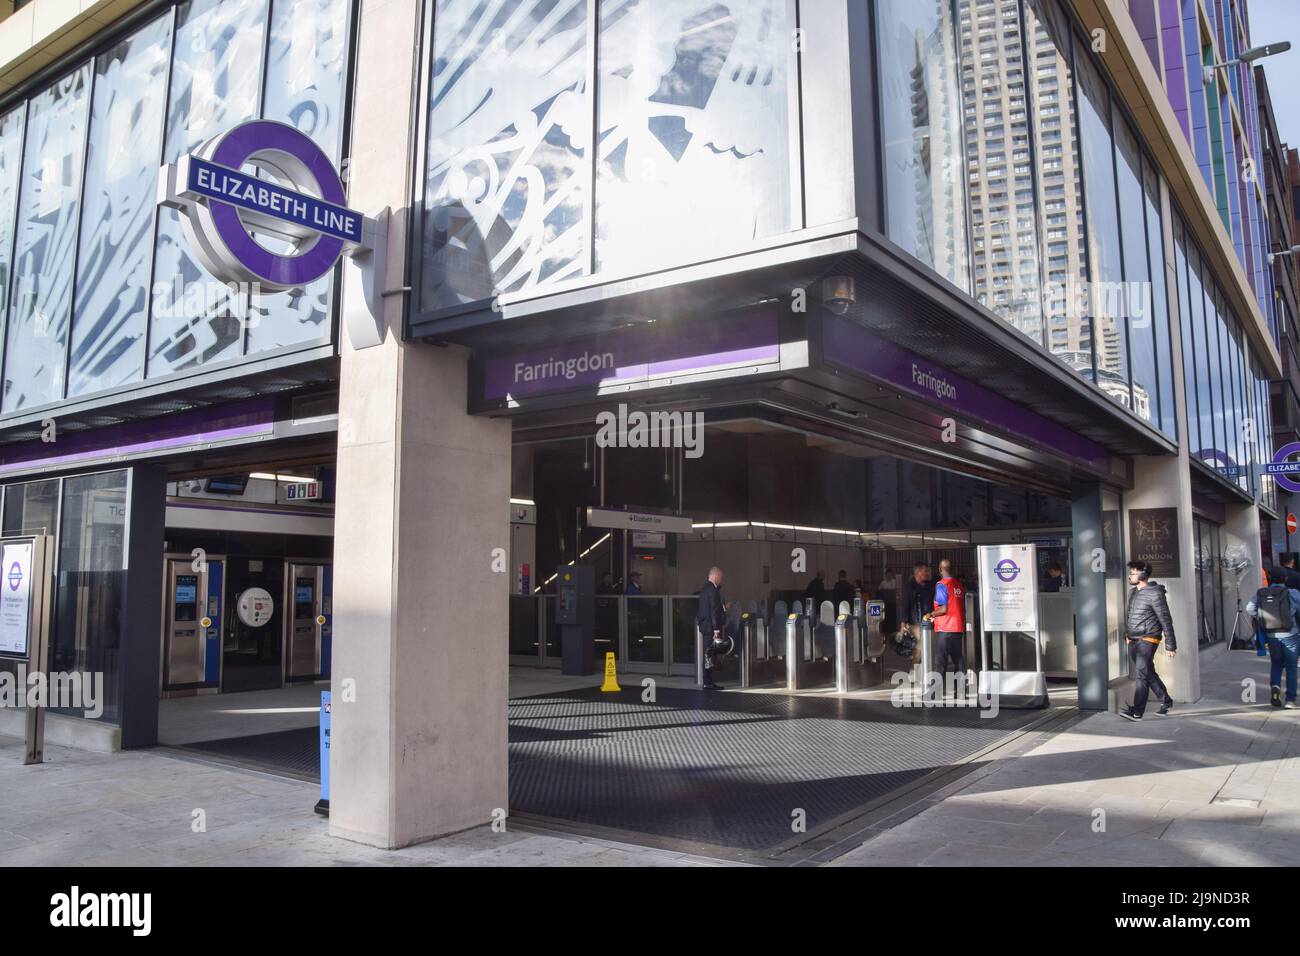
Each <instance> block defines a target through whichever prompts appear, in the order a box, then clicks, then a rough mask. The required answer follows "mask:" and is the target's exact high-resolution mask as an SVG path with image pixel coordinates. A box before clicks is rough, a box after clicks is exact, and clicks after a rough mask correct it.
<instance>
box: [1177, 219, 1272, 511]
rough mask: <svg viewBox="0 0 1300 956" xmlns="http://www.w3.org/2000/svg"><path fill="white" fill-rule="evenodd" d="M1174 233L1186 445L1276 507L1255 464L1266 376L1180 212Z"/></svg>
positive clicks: (1265, 422) (1262, 434)
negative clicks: (1185, 407)
mask: <svg viewBox="0 0 1300 956" xmlns="http://www.w3.org/2000/svg"><path fill="white" fill-rule="evenodd" d="M1173 234H1174V267H1175V271H1176V276H1175V278H1176V282H1177V286H1176V288H1177V301H1176V305H1177V308H1178V311H1179V326H1180V328H1181V330H1182V340H1183V376H1184V381H1185V383H1186V387H1187V388H1186V390H1187V429H1188V435H1187V441H1188V451H1189V453H1190V455H1191V457H1192V458H1193V459H1194V460H1198V461H1201V462H1202V463H1204V464H1205V465H1206V466H1207V467H1209V468H1212V469H1213V470H1214V471H1215V472H1216V473H1217V474H1219V475H1220V476H1221V477H1223V478H1224V479H1225V480H1227V481H1229V482H1231V483H1233V484H1235V485H1236V486H1237V487H1239V488H1240V489H1241V490H1242V491H1245V492H1247V493H1249V494H1251V495H1254V494H1255V493H1256V491H1258V492H1259V495H1260V497H1261V499H1262V500H1263V502H1264V503H1265V504H1266V505H1267V506H1269V507H1272V508H1276V495H1277V491H1276V487H1275V486H1274V484H1273V482H1272V481H1271V480H1264V481H1262V482H1261V481H1260V479H1259V478H1258V476H1257V475H1256V466H1257V465H1258V464H1259V463H1261V462H1264V461H1268V460H1270V459H1271V458H1272V452H1271V449H1272V447H1273V430H1272V418H1271V414H1270V411H1269V405H1268V401H1269V400H1268V380H1267V378H1265V376H1264V374H1263V370H1262V367H1261V365H1260V363H1259V361H1258V360H1256V359H1255V358H1254V356H1253V355H1252V354H1251V351H1250V348H1249V345H1248V344H1247V342H1246V336H1245V332H1244V330H1243V329H1242V327H1241V324H1240V323H1239V322H1238V321H1237V319H1236V317H1235V315H1233V313H1232V311H1231V309H1229V308H1228V306H1227V304H1226V302H1225V300H1224V298H1223V294H1222V292H1221V291H1220V289H1219V287H1218V286H1217V285H1216V283H1215V282H1214V279H1213V276H1212V275H1211V274H1210V273H1209V271H1208V269H1207V268H1206V266H1205V263H1204V259H1203V256H1202V254H1201V251H1200V249H1199V248H1198V247H1197V245H1196V242H1195V240H1194V239H1192V238H1191V236H1190V234H1189V233H1187V232H1185V230H1184V227H1183V224H1182V219H1181V217H1179V216H1177V215H1175V217H1174V222H1173ZM1257 486H1258V487H1257Z"/></svg>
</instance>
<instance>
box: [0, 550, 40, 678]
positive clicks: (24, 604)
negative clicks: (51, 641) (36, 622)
mask: <svg viewBox="0 0 1300 956" xmlns="http://www.w3.org/2000/svg"><path fill="white" fill-rule="evenodd" d="M3 555H4V558H3V565H2V567H3V570H2V571H0V575H2V576H0V654H5V655H8V656H10V657H27V656H28V647H27V643H28V640H27V639H28V629H29V627H30V625H31V593H32V574H31V571H32V543H31V542H30V541H25V542H21V543H15V544H6V545H5V546H4V549H3Z"/></svg>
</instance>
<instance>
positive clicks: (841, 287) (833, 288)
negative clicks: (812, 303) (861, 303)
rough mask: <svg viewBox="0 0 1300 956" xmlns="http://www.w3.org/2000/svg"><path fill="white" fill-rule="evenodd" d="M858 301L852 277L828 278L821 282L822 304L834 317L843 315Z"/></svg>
mask: <svg viewBox="0 0 1300 956" xmlns="http://www.w3.org/2000/svg"><path fill="white" fill-rule="evenodd" d="M857 301H858V293H857V288H856V286H855V284H854V282H853V277H852V276H830V277H829V278H826V279H823V280H822V302H823V303H824V304H825V306H826V308H828V309H830V310H831V311H832V312H834V313H835V314H836V315H844V314H845V313H846V312H848V311H849V306H851V305H853V303H855V302H857Z"/></svg>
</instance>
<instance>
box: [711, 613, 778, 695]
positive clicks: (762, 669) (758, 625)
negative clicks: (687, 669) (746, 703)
mask: <svg viewBox="0 0 1300 956" xmlns="http://www.w3.org/2000/svg"><path fill="white" fill-rule="evenodd" d="M727 630H728V633H726V634H725V635H724V638H723V641H722V643H721V644H720V645H719V647H718V651H717V653H716V654H714V658H713V668H714V671H715V673H714V675H713V678H714V680H715V681H719V682H725V681H733V682H735V683H736V684H737V685H738V686H740V687H752V686H754V685H756V684H762V683H766V682H768V681H770V680H771V679H772V677H773V672H774V670H775V667H776V664H777V659H776V655H775V654H774V653H773V650H774V649H775V648H774V647H773V645H772V642H771V641H770V639H769V630H768V626H767V621H766V619H765V618H764V616H763V615H762V613H760V611H759V609H758V605H757V603H756V602H750V604H749V610H748V611H742V612H740V614H739V615H737V616H735V617H729V619H728V628H727ZM712 640H713V636H712V635H709V637H708V638H705V636H704V635H703V634H702V633H701V632H700V629H699V627H698V626H697V627H696V628H695V682H696V683H697V684H699V685H701V686H703V684H704V652H705V649H706V647H707V646H708V642H711V641H712Z"/></svg>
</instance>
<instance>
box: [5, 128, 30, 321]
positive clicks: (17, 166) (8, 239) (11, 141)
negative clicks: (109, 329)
mask: <svg viewBox="0 0 1300 956" xmlns="http://www.w3.org/2000/svg"><path fill="white" fill-rule="evenodd" d="M26 116H27V110H26V107H25V106H18V107H16V108H14V109H12V110H10V111H9V112H8V113H6V114H5V115H4V116H3V117H0V317H3V316H4V314H5V306H6V305H7V304H8V302H9V277H10V275H11V274H12V273H13V269H12V268H10V266H11V265H12V263H13V254H14V216H15V215H16V214H17V209H18V182H19V178H18V173H19V170H21V169H22V165H23V120H24V119H25V118H26Z"/></svg>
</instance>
